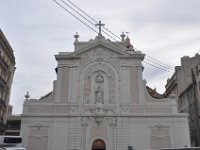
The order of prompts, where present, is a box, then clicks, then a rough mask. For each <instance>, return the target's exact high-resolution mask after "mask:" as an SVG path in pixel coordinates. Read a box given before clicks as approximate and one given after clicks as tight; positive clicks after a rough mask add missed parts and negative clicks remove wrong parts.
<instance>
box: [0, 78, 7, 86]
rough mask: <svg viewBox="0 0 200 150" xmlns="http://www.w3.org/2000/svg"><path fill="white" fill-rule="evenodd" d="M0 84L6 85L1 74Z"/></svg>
mask: <svg viewBox="0 0 200 150" xmlns="http://www.w3.org/2000/svg"><path fill="white" fill-rule="evenodd" d="M0 85H2V86H6V80H4V79H3V78H2V77H1V76H0Z"/></svg>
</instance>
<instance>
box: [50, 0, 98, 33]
mask: <svg viewBox="0 0 200 150" xmlns="http://www.w3.org/2000/svg"><path fill="white" fill-rule="evenodd" d="M53 1H54V2H55V3H56V4H57V5H58V6H60V7H61V8H62V9H64V10H65V11H67V12H68V13H69V14H71V15H72V16H73V17H75V18H76V19H77V20H78V21H80V22H81V23H83V24H84V25H85V26H87V27H88V28H90V29H91V30H92V31H94V32H96V33H98V32H97V31H96V30H95V29H93V28H92V27H90V26H89V25H88V24H86V23H85V22H83V21H82V20H81V19H79V18H78V17H77V16H75V15H74V14H73V13H72V12H70V11H69V10H68V9H67V8H65V7H64V6H62V5H61V4H60V3H58V2H57V1H56V0H53Z"/></svg>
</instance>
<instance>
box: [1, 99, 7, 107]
mask: <svg viewBox="0 0 200 150" xmlns="http://www.w3.org/2000/svg"><path fill="white" fill-rule="evenodd" d="M0 105H2V106H4V107H6V103H5V101H4V100H3V99H2V98H0Z"/></svg>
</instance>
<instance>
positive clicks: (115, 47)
mask: <svg viewBox="0 0 200 150" xmlns="http://www.w3.org/2000/svg"><path fill="white" fill-rule="evenodd" d="M97 48H103V49H104V50H105V49H106V50H107V51H111V52H114V53H117V54H118V55H122V56H129V53H127V52H126V51H125V47H124V46H123V45H120V44H115V43H113V44H107V43H99V42H98V43H92V44H90V45H89V46H87V47H85V48H82V49H79V50H77V51H75V52H72V53H71V54H70V56H79V55H81V54H83V53H86V52H88V51H92V50H95V49H97Z"/></svg>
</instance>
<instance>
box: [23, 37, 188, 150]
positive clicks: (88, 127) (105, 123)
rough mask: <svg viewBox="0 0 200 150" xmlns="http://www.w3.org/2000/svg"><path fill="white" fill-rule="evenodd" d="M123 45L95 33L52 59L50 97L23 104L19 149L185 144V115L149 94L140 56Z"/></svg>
mask: <svg viewBox="0 0 200 150" xmlns="http://www.w3.org/2000/svg"><path fill="white" fill-rule="evenodd" d="M127 41H128V39H127V40H125V41H123V42H121V43H116V42H115V43H113V42H111V41H110V40H106V39H105V38H104V37H102V36H100V35H99V36H97V37H96V38H95V39H94V40H90V41H89V42H78V39H76V41H75V43H74V44H75V51H74V52H71V53H68V52H62V53H59V54H58V55H56V60H57V61H58V67H57V80H56V81H54V88H53V91H52V93H50V94H48V95H47V96H45V97H44V98H42V99H41V100H33V99H30V100H26V101H25V102H24V109H23V115H22V126H21V135H22V137H23V145H24V146H26V147H28V149H29V150H36V149H37V150H64V149H65V150H75V149H76V150H96V149H98V150H105V149H106V150H127V149H128V146H132V147H133V148H134V149H135V150H144V149H161V148H170V147H174V148H177V147H183V146H185V145H187V146H190V139H189V129H188V119H187V115H186V114H179V113H177V109H176V102H175V100H171V99H161V100H159V99H154V98H152V97H151V96H150V95H149V94H148V92H147V90H146V85H145V81H144V80H143V78H142V71H143V66H142V63H141V62H142V60H143V59H144V56H145V55H144V54H142V53H141V52H139V51H134V50H133V49H131V48H130V47H129V46H130V43H127ZM127 45H128V46H127ZM102 143H103V144H102ZM98 144H99V145H98Z"/></svg>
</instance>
